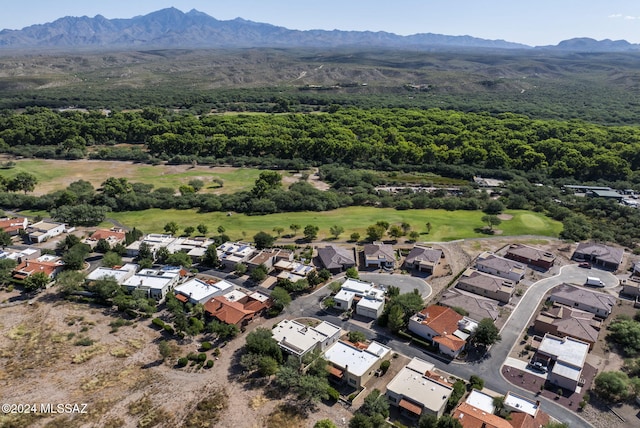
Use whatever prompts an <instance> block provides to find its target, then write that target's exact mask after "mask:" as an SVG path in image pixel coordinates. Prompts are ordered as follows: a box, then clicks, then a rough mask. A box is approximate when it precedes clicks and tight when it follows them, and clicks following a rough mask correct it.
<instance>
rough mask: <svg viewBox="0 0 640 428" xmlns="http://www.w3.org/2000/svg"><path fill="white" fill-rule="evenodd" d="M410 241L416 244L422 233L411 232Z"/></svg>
mask: <svg viewBox="0 0 640 428" xmlns="http://www.w3.org/2000/svg"><path fill="white" fill-rule="evenodd" d="M409 239H410V240H411V241H412V242H416V241H417V240H418V239H420V232H416V231H415V230H412V231H411V232H409Z"/></svg>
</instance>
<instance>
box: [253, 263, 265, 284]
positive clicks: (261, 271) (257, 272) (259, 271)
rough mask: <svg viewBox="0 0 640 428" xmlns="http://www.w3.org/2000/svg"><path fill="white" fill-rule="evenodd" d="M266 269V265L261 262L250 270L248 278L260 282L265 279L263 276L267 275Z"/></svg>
mask: <svg viewBox="0 0 640 428" xmlns="http://www.w3.org/2000/svg"><path fill="white" fill-rule="evenodd" d="M268 273H269V272H268V270H267V267H266V266H265V265H263V264H260V265H259V266H256V267H255V268H254V269H253V270H252V271H251V274H250V275H249V278H251V280H252V281H254V282H262V281H264V280H265V278H266V277H267V274H268Z"/></svg>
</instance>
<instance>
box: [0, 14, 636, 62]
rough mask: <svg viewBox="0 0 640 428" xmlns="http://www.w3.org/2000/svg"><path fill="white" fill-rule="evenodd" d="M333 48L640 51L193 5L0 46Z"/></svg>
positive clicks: (612, 44) (11, 36)
mask: <svg viewBox="0 0 640 428" xmlns="http://www.w3.org/2000/svg"><path fill="white" fill-rule="evenodd" d="M248 47H254V48H255V47H270V48H300V47H307V48H311V47H314V48H336V47H355V48H357V47H366V48H372V47H380V48H395V49H413V50H452V49H478V48H485V49H545V50H558V51H576V52H625V51H636V52H637V51H640V45H638V44H631V43H629V42H627V41H625V40H616V41H613V40H608V39H607V40H601V41H597V40H594V39H590V38H575V39H570V40H565V41H562V42H560V43H559V44H557V45H555V46H537V47H532V46H528V45H524V44H519V43H512V42H508V41H505V40H487V39H481V38H476V37H471V36H447V35H442V34H432V33H421V34H413V35H410V36H399V35H397V34H393V33H388V32H383V31H378V32H372V31H340V30H333V31H326V30H306V31H300V30H290V29H287V28H284V27H278V26H275V25H270V24H265V23H258V22H253V21H247V20H244V19H241V18H236V19H233V20H227V21H221V20H217V19H215V18H213V17H211V16H209V15H207V14H206V13H203V12H199V11H197V10H195V9H193V10H191V11H189V12H187V13H184V12H182V11H180V10H178V9H176V8H167V9H162V10H159V11H156V12H152V13H149V14H147V15H144V16H136V17H134V18H130V19H107V18H105V17H104V16H102V15H97V16H95V17H93V18H90V17H87V16H82V17H70V16H67V17H64V18H60V19H57V20H55V21H53V22H50V23H46V24H38V25H32V26H29V27H25V28H23V29H21V30H2V31H0V50H12V49H20V50H24V49H28V50H45V49H46V50H50V49H58V50H70V49H92V50H98V49H99V50H114V49H125V50H126V49H141V48H143V49H149V48H163V49H166V48H248Z"/></svg>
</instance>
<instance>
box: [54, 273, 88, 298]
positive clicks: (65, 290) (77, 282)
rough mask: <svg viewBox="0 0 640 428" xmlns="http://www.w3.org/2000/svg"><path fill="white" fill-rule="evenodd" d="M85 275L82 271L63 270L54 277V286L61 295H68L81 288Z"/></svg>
mask: <svg viewBox="0 0 640 428" xmlns="http://www.w3.org/2000/svg"><path fill="white" fill-rule="evenodd" d="M85 277H86V275H85V274H84V273H82V272H78V271H75V270H65V271H63V272H60V274H59V275H58V276H57V277H56V287H58V289H59V290H60V292H61V293H62V294H63V295H65V296H69V295H71V294H73V293H75V292H77V291H81V290H82V289H83V286H84V279H85Z"/></svg>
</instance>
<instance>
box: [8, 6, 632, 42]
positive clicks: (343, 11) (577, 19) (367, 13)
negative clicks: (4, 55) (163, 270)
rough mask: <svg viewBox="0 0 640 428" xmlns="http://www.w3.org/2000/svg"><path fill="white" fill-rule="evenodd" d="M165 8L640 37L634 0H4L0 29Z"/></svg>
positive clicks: (494, 35) (509, 33)
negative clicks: (67, 17) (64, 18)
mask: <svg viewBox="0 0 640 428" xmlns="http://www.w3.org/2000/svg"><path fill="white" fill-rule="evenodd" d="M171 6H174V7H176V8H178V9H180V10H182V11H183V12H187V11H189V10H191V9H197V10H199V11H201V12H205V13H207V14H208V15H211V16H213V17H214V18H217V19H221V20H227V19H233V18H236V17H241V18H244V19H249V20H251V21H257V22H266V23H269V24H274V25H279V26H283V27H287V28H291V29H299V30H309V29H324V30H333V29H339V30H372V31H388V32H392V33H396V34H401V35H408V34H415V33H436V34H446V35H470V36H474V37H480V38H484V39H503V40H507V41H511V42H518V43H524V44H528V45H532V46H541V45H549V44H554V45H555V44H557V43H558V42H560V41H562V40H566V39H570V38H573V37H592V38H594V39H598V40H601V39H613V40H618V39H625V40H627V41H629V42H631V43H640V1H638V0H606V1H605V0H535V1H528V2H524V1H522V0H316V1H314V2H310V1H306V0H108V1H96V0H84V1H79V0H23V1H11V0H3V1H2V12H1V13H0V28H9V29H20V28H23V27H25V26H28V25H32V24H43V23H45V22H51V21H54V20H55V19H57V18H60V17H63V16H83V15H87V16H95V15H97V14H101V15H103V16H105V17H107V18H131V17H133V16H136V15H144V14H147V13H149V12H153V11H155V10H159V9H162V8H165V7H171Z"/></svg>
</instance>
